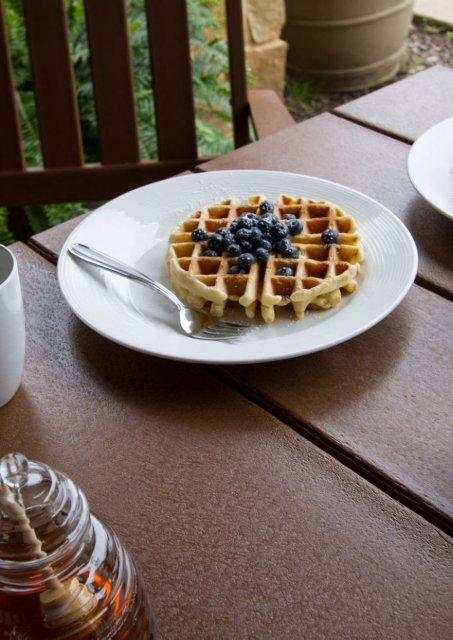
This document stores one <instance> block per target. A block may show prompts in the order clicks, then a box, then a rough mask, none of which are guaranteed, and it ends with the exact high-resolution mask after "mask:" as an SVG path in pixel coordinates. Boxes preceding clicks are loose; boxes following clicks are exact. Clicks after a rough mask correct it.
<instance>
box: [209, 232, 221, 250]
mask: <svg viewBox="0 0 453 640" xmlns="http://www.w3.org/2000/svg"><path fill="white" fill-rule="evenodd" d="M222 247H223V237H222V236H221V235H220V234H219V233H213V234H212V235H210V236H209V238H208V248H209V249H216V250H217V249H221V248H222Z"/></svg>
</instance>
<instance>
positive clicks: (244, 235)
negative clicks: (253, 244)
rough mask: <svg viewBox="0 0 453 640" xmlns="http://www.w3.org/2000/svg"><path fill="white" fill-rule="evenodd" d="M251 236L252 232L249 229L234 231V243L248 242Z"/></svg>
mask: <svg viewBox="0 0 453 640" xmlns="http://www.w3.org/2000/svg"><path fill="white" fill-rule="evenodd" d="M251 234H252V232H251V230H250V229H244V228H242V229H239V231H236V234H235V238H236V242H245V241H250V236H251Z"/></svg>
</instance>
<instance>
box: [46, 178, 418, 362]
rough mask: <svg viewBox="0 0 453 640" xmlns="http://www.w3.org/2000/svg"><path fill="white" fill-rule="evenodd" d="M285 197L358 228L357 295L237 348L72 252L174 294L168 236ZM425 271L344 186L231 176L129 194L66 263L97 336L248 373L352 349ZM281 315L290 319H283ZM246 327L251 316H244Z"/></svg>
mask: <svg viewBox="0 0 453 640" xmlns="http://www.w3.org/2000/svg"><path fill="white" fill-rule="evenodd" d="M257 193H261V194H263V195H265V196H266V197H267V198H269V199H275V198H276V197H277V196H278V195H279V194H281V193H287V194H290V195H294V196H301V195H302V196H305V197H310V198H313V199H325V200H328V201H331V202H334V203H336V204H337V205H339V206H340V207H341V208H343V209H344V210H345V211H346V212H348V213H350V214H352V215H353V216H354V217H355V219H356V220H357V224H358V227H359V233H360V234H361V236H362V239H363V245H364V250H365V262H364V265H363V269H362V271H361V275H360V278H359V287H358V289H357V291H356V292H355V293H354V294H353V295H350V296H346V297H344V298H343V299H342V301H341V303H340V304H339V305H337V306H336V307H335V308H333V309H330V310H328V311H307V313H306V315H305V318H303V319H302V320H296V319H291V316H290V315H289V313H287V312H285V310H283V309H282V310H277V319H276V320H275V322H274V323H273V324H271V325H264V324H263V323H262V322H260V321H258V322H257V323H256V326H254V328H253V329H252V331H251V332H250V333H249V334H247V336H245V337H243V338H241V339H240V340H239V341H238V342H237V343H226V342H225V343H222V342H205V341H201V340H194V339H193V338H190V337H188V336H185V335H183V334H181V333H180V331H179V330H178V321H177V318H176V315H177V314H175V313H174V310H173V307H172V306H171V305H170V303H169V302H167V301H166V300H165V299H164V298H162V297H161V296H159V295H158V294H155V293H153V292H152V291H149V290H148V289H147V288H145V287H143V286H140V285H139V284H136V283H133V282H131V281H129V280H126V279H124V278H121V277H119V276H115V275H114V274H110V273H108V272H105V271H101V270H100V269H96V268H95V267H92V266H91V265H86V264H84V263H81V262H79V261H77V260H76V259H74V258H72V257H71V256H70V255H69V254H68V253H67V247H68V245H69V244H70V243H72V242H81V243H84V244H88V245H91V246H93V247H95V248H97V249H99V250H101V251H104V252H105V253H109V254H111V255H113V256H115V257H117V258H119V259H120V260H123V261H124V262H126V263H128V264H131V265H133V266H135V267H137V268H138V269H140V270H142V271H145V272H146V273H148V274H149V275H150V276H151V277H153V278H155V279H156V280H159V281H160V282H163V283H164V284H166V285H167V286H169V282H168V278H167V274H166V269H165V255H166V249H167V241H168V236H169V234H170V232H171V230H172V229H173V228H174V227H175V226H176V224H177V223H178V222H179V221H180V220H182V219H184V218H185V217H186V216H187V215H188V214H189V213H190V212H191V211H193V210H195V209H196V208H198V207H200V206H202V205H206V204H209V203H212V202H215V201H218V200H223V199H226V198H228V197H230V196H237V197H239V198H241V199H244V200H245V199H246V198H247V197H248V196H250V195H253V194H257ZM416 270H417V251H416V248H415V244H414V241H413V240H412V237H411V235H410V234H409V232H408V231H407V229H406V227H405V226H404V225H403V224H402V223H401V222H400V220H399V219H398V218H396V216H395V215H393V214H392V213H391V212H390V211H389V210H388V209H386V208H385V207H384V206H382V205H381V204H379V203H378V202H376V201H375V200H373V199H371V198H369V197H367V196H365V195H363V194H361V193H359V192H357V191H354V190H352V189H348V188H346V187H343V186H341V185H339V184H335V183H333V182H329V181H327V180H321V179H319V178H312V177H309V176H302V175H298V174H290V173H283V172H277V171H221V172H208V173H200V174H193V175H190V176H183V177H178V178H171V179H170V180H165V181H163V182H158V183H154V184H151V185H147V186H145V187H141V188H139V189H136V190H135V191H131V192H129V193H126V194H124V195H122V196H120V197H118V198H116V199H115V200H113V201H111V202H109V203H107V204H105V205H103V206H102V207H101V208H100V209H98V210H97V211H95V212H94V213H92V214H91V215H89V216H88V217H87V218H86V220H84V222H82V223H81V224H80V225H79V226H78V227H77V228H76V229H75V230H74V231H73V232H72V234H71V235H70V236H69V238H68V239H67V241H66V243H65V246H64V247H63V250H62V252H61V256H60V259H59V262H58V278H59V283H60V286H61V289H62V291H63V294H64V296H65V298H66V300H67V302H68V304H69V306H70V307H71V308H72V310H73V311H74V313H75V314H76V315H77V316H78V317H79V318H80V319H81V320H82V321H83V322H85V323H86V324H87V325H88V326H89V327H91V328H92V329H94V330H95V331H97V332H98V333H100V334H101V335H103V336H105V337H107V338H110V339H111V340H113V341H115V342H118V343H119V344H122V345H125V346H127V347H130V348H132V349H136V350H138V351H143V352H145V353H149V354H153V355H156V356H162V357H164V358H172V359H175V360H184V361H190V362H206V363H208V362H209V363H216V364H233V363H236V364H240V363H250V362H266V361H271V360H281V359H284V358H292V357H295V356H300V355H303V354H307V353H312V352H315V351H320V350H321V349H325V348H327V347H331V346H333V345H336V344H339V343H340V342H344V341H345V340H348V339H349V338H352V337H353V336H356V335H358V334H360V333H362V332H363V331H366V330H367V329H369V328H370V327H372V326H373V325H375V324H376V323H377V322H379V321H380V320H382V319H383V318H384V317H385V316H386V315H387V314H389V313H390V312H391V311H392V310H393V309H394V308H395V307H396V306H397V305H398V304H399V302H401V300H402V299H403V297H404V296H405V294H406V293H407V291H408V289H409V287H410V286H411V284H412V282H413V280H414V277H415V274H416ZM279 311H281V312H280V313H278V312H279ZM241 317H242V318H244V319H245V315H243V314H241Z"/></svg>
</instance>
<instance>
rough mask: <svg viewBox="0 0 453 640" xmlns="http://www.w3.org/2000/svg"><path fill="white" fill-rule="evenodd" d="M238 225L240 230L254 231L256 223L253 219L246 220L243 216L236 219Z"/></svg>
mask: <svg viewBox="0 0 453 640" xmlns="http://www.w3.org/2000/svg"><path fill="white" fill-rule="evenodd" d="M236 220H237V223H238V225H237V226H238V229H253V227H254V226H255V224H256V222H255V220H252V219H251V218H246V217H245V216H241V217H240V218H236Z"/></svg>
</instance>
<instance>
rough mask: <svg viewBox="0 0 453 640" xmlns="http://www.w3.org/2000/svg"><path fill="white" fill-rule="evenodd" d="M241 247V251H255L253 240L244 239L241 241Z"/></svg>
mask: <svg viewBox="0 0 453 640" xmlns="http://www.w3.org/2000/svg"><path fill="white" fill-rule="evenodd" d="M241 249H242V252H241V253H251V252H252V251H253V244H252V243H251V242H248V241H247V240H244V242H241Z"/></svg>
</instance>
